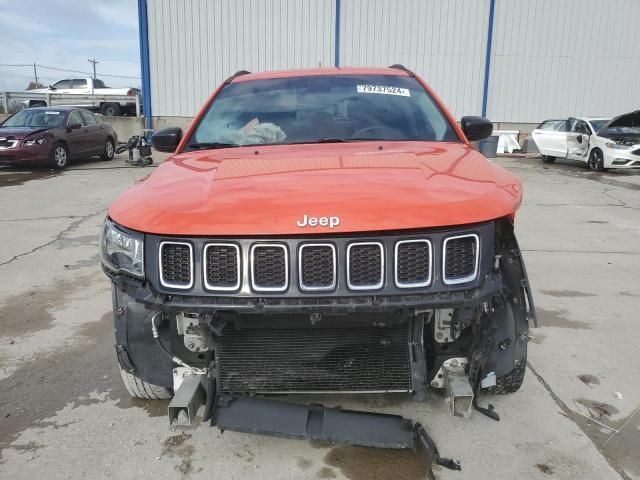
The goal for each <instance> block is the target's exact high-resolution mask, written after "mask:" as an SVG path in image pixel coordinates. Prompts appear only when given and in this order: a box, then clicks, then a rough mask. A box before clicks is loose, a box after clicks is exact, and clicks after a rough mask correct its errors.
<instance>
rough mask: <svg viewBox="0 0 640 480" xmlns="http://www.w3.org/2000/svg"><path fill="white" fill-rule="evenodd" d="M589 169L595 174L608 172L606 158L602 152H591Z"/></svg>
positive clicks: (595, 150)
mask: <svg viewBox="0 0 640 480" xmlns="http://www.w3.org/2000/svg"><path fill="white" fill-rule="evenodd" d="M589 169H590V170H591V171H593V172H604V171H605V170H606V168H604V156H603V155H602V152H601V151H600V150H597V149H594V150H591V155H589Z"/></svg>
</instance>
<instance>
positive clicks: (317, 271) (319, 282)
mask: <svg viewBox="0 0 640 480" xmlns="http://www.w3.org/2000/svg"><path fill="white" fill-rule="evenodd" d="M298 262H299V263H298V265H299V276H300V288H302V289H303V290H331V289H333V288H334V287H335V285H336V247H334V246H333V245H331V244H326V243H324V244H319V243H309V244H305V245H302V246H301V247H300V253H299V255H298Z"/></svg>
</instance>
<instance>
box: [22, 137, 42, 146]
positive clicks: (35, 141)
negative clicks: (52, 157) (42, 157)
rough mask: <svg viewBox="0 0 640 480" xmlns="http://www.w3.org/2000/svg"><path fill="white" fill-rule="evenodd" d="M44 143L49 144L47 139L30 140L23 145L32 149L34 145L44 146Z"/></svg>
mask: <svg viewBox="0 0 640 480" xmlns="http://www.w3.org/2000/svg"><path fill="white" fill-rule="evenodd" d="M43 143H47V137H40V138H31V139H29V140H25V141H24V143H23V145H24V146H25V147H31V146H33V145H42V144H43Z"/></svg>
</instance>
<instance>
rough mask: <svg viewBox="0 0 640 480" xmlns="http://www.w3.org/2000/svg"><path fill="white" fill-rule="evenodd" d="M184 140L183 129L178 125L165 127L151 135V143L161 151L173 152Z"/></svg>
mask: <svg viewBox="0 0 640 480" xmlns="http://www.w3.org/2000/svg"><path fill="white" fill-rule="evenodd" d="M180 140H182V130H181V129H180V128H177V127H171V128H163V129H161V130H158V131H156V132H155V133H154V134H153V135H152V136H151V145H153V148H155V149H156V150H157V151H159V152H166V153H173V152H175V151H176V148H178V144H179V143H180Z"/></svg>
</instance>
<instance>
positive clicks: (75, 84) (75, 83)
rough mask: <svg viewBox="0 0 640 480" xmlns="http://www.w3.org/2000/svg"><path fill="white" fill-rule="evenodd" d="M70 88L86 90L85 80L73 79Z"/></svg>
mask: <svg viewBox="0 0 640 480" xmlns="http://www.w3.org/2000/svg"><path fill="white" fill-rule="evenodd" d="M72 88H87V80H86V79H85V78H74V79H73V87H72Z"/></svg>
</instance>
